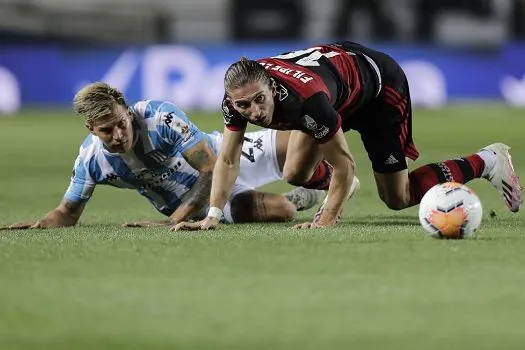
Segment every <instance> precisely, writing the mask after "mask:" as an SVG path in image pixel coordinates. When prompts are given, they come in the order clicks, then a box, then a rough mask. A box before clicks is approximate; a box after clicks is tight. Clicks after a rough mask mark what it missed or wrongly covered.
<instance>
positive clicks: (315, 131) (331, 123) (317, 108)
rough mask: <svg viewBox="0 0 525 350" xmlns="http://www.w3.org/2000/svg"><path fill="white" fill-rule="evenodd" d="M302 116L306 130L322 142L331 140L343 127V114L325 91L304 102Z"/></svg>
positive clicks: (302, 122)
mask: <svg viewBox="0 0 525 350" xmlns="http://www.w3.org/2000/svg"><path fill="white" fill-rule="evenodd" d="M301 118H302V119H301V124H302V126H303V128H304V130H305V131H306V132H308V133H309V134H311V135H312V137H313V138H314V139H316V140H317V141H318V142H320V143H324V142H326V141H329V140H330V139H331V138H332V137H333V136H334V135H335V134H336V133H337V131H338V130H339V128H340V127H341V116H340V115H339V113H337V111H336V110H335V109H334V107H332V104H331V103H330V101H329V100H328V96H326V94H325V93H323V92H318V93H316V94H314V95H312V96H310V97H309V98H307V99H306V100H305V101H304V102H303V108H302V117H301Z"/></svg>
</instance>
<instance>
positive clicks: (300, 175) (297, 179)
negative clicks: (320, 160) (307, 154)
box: [283, 167, 311, 186]
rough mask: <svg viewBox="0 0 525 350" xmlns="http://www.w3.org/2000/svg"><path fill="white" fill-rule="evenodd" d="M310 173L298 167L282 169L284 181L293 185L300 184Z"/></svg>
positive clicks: (304, 181)
mask: <svg viewBox="0 0 525 350" xmlns="http://www.w3.org/2000/svg"><path fill="white" fill-rule="evenodd" d="M310 177H311V174H308V173H307V172H305V171H301V170H299V169H289V168H286V167H285V168H284V169H283V178H284V180H285V181H286V182H288V183H289V184H290V185H293V186H301V185H303V184H304V183H306V182H308V180H310Z"/></svg>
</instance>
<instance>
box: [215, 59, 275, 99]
mask: <svg viewBox="0 0 525 350" xmlns="http://www.w3.org/2000/svg"><path fill="white" fill-rule="evenodd" d="M255 82H261V83H263V84H268V85H271V83H272V78H271V77H270V74H269V73H268V71H267V70H266V68H264V67H263V66H262V65H261V64H260V63H259V62H257V61H254V60H249V59H247V58H246V57H242V58H241V59H240V60H239V61H237V62H235V63H233V64H232V65H231V66H230V67H229V68H228V69H227V70H226V73H225V74H224V90H226V93H228V91H231V90H233V89H237V88H240V87H242V86H244V85H246V84H248V83H255Z"/></svg>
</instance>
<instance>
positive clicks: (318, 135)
mask: <svg viewBox="0 0 525 350" xmlns="http://www.w3.org/2000/svg"><path fill="white" fill-rule="evenodd" d="M329 131H330V130H329V129H328V127H327V126H326V125H323V126H321V127H320V128H319V129H317V130H316V131H315V132H314V137H315V138H316V139H322V138H323V137H325V136H326V135H328V132H329Z"/></svg>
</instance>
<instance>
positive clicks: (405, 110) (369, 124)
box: [342, 43, 419, 174]
mask: <svg viewBox="0 0 525 350" xmlns="http://www.w3.org/2000/svg"><path fill="white" fill-rule="evenodd" d="M347 45H348V46H347ZM347 45H342V46H345V47H348V49H349V50H350V51H357V52H360V53H362V54H364V55H366V56H368V57H369V58H370V59H372V60H373V61H374V63H375V64H376V68H378V69H379V72H380V75H381V82H380V83H381V84H380V85H379V84H378V77H377V74H376V73H375V70H374V68H373V67H372V64H370V63H369V62H367V61H366V60H362V61H363V62H364V63H365V68H364V69H361V70H366V71H365V72H364V73H363V74H361V78H362V79H363V81H362V86H363V89H365V90H366V89H368V90H367V91H365V92H364V94H365V95H368V96H370V97H369V98H368V99H367V100H366V101H364V102H363V103H362V104H361V105H360V106H359V107H358V108H357V109H356V110H354V111H352V112H351V113H350V114H349V115H348V116H346V117H345V116H343V118H342V119H343V120H342V122H343V123H342V128H343V131H348V130H350V129H353V130H357V131H358V132H359V133H360V135H361V140H362V141H363V144H364V146H365V149H366V151H367V153H368V158H369V159H370V161H371V162H372V168H373V169H374V171H375V172H378V173H385V174H389V173H395V172H398V171H400V170H403V169H406V168H407V163H406V159H405V157H406V158H409V159H412V160H415V159H417V158H418V156H419V152H418V151H417V149H416V146H415V145H414V141H413V139H412V107H411V101H410V91H409V87H408V81H407V78H406V76H405V73H404V72H403V70H402V68H401V67H400V66H399V64H398V63H397V62H396V61H395V60H394V59H393V58H392V57H390V56H388V55H386V54H384V53H382V52H378V51H375V50H371V49H368V48H366V47H364V46H361V45H358V44H354V43H348V44H347ZM361 66H362V67H363V64H361ZM379 86H380V89H378V87H379ZM369 87H371V88H369ZM378 91H379V93H378Z"/></svg>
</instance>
